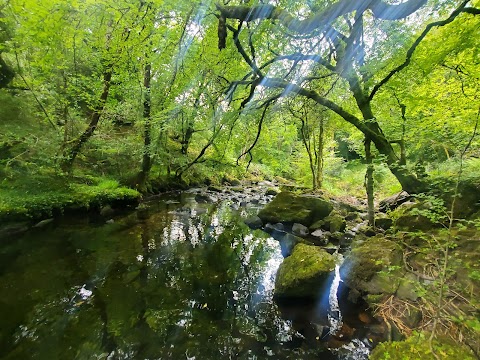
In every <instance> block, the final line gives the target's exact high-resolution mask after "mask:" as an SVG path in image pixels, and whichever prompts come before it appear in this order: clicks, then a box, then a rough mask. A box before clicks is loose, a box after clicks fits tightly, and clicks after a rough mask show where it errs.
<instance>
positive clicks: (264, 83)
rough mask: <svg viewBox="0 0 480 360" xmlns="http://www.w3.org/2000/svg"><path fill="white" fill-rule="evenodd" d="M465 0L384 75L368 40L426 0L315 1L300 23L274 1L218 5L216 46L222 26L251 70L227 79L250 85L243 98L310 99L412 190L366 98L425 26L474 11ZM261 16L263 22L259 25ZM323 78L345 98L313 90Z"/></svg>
mask: <svg viewBox="0 0 480 360" xmlns="http://www.w3.org/2000/svg"><path fill="white" fill-rule="evenodd" d="M468 2H469V1H463V2H462V3H461V4H460V5H459V6H458V7H457V8H456V9H455V10H454V11H453V12H452V14H451V15H450V16H449V17H448V18H447V19H445V20H443V21H437V22H434V23H430V24H429V25H427V27H426V28H425V30H424V31H423V32H422V33H421V34H420V36H419V37H418V38H417V39H416V40H415V41H414V42H413V44H412V45H411V46H410V48H409V49H408V51H407V53H406V58H405V60H404V61H403V62H402V63H401V64H400V65H398V66H396V67H394V68H393V69H392V70H390V71H389V72H387V73H386V74H384V72H382V71H377V70H376V69H381V68H382V67H384V66H385V63H388V60H389V56H388V54H380V58H379V59H377V58H376V56H378V55H379V54H375V53H373V52H372V50H373V47H372V46H369V44H368V41H369V40H370V39H369V38H368V37H370V38H373V37H374V36H377V37H385V36H389V34H390V33H391V32H392V31H393V30H394V29H395V26H396V25H398V26H403V24H402V22H401V21H400V20H401V19H404V18H406V17H407V16H409V15H411V14H413V13H416V12H417V11H419V9H420V8H421V7H422V6H424V5H425V3H426V0H408V1H406V2H404V3H401V4H398V5H391V4H387V3H385V2H383V1H379V0H376V1H350V0H340V1H336V2H334V3H324V2H321V4H319V5H318V6H313V5H311V6H310V11H311V12H312V14H311V15H310V16H308V17H306V18H305V19H304V20H300V19H298V18H295V17H294V16H292V15H291V14H290V13H289V12H288V9H285V8H281V7H277V6H273V5H257V6H223V5H220V4H217V9H218V12H219V15H218V17H219V31H218V34H219V44H218V45H219V48H220V49H223V48H225V46H226V35H227V29H228V30H230V32H232V33H233V42H234V45H235V47H236V48H237V50H238V52H239V54H240V55H241V56H242V58H243V60H244V61H245V63H247V64H248V66H249V67H250V72H249V73H248V74H247V75H246V76H245V77H244V78H243V79H241V80H239V81H235V82H233V86H234V88H237V87H238V86H240V85H247V86H249V87H250V91H249V95H248V97H247V98H246V101H249V99H251V98H252V96H253V94H254V93H255V91H257V88H266V89H279V90H280V93H278V92H277V93H276V94H275V95H273V96H276V97H285V96H292V95H301V96H304V97H307V98H309V99H312V100H314V101H315V102H317V103H318V104H320V105H322V106H324V107H326V108H328V109H330V110H332V111H333V112H334V113H336V114H337V115H339V116H340V117H341V118H343V119H344V120H345V121H347V122H348V123H350V124H352V125H353V126H355V127H356V128H357V129H358V130H359V131H361V132H362V133H363V134H364V137H365V142H366V144H368V143H369V142H372V143H373V144H374V145H375V147H376V148H377V150H378V151H379V153H380V154H382V155H383V156H384V157H385V161H386V163H387V164H388V166H389V168H390V170H391V171H392V173H393V174H394V175H395V176H396V177H397V179H398V181H399V182H400V183H401V185H402V187H403V189H404V190H406V191H408V192H410V193H418V192H422V191H424V190H425V189H426V183H425V180H424V179H420V178H417V177H416V176H415V175H414V174H413V173H412V172H411V171H409V170H408V169H407V168H406V167H405V166H402V164H401V162H400V160H401V158H400V156H398V155H397V153H396V152H395V151H394V148H393V146H392V143H391V142H390V141H389V139H388V138H387V136H386V135H385V133H384V131H383V130H382V128H381V126H380V122H379V119H378V118H377V117H376V116H375V114H374V102H373V100H374V97H375V95H376V94H377V93H378V92H379V91H380V90H381V89H382V88H383V87H384V85H385V84H387V83H388V81H389V80H390V79H391V78H392V77H394V76H395V75H396V74H397V73H399V72H400V71H401V70H403V69H404V68H405V67H407V66H408V64H409V63H410V61H411V58H412V55H413V53H414V51H415V49H416V47H417V46H418V44H419V43H420V42H421V41H422V40H423V39H424V38H425V36H426V35H427V34H428V33H429V32H430V30H431V29H432V28H434V27H438V26H444V25H447V24H449V23H450V22H452V21H453V20H454V19H455V18H456V17H458V16H459V15H460V14H462V13H466V14H477V13H478V9H475V8H469V7H467V4H468ZM285 7H288V8H289V9H291V10H293V11H298V12H302V13H305V12H307V11H308V8H307V5H303V4H298V3H295V4H285ZM227 20H239V23H238V25H237V27H234V26H233V25H231V24H230V23H228V22H227ZM265 20H270V23H269V24H265ZM379 21H389V22H391V25H390V26H391V27H390V28H388V27H386V28H387V30H388V31H385V32H383V33H379V34H378V33H377V34H376V35H375V31H376V28H375V27H374V25H375V24H374V23H376V22H379ZM397 23H398V24H397ZM245 24H246V25H247V27H246V29H245ZM266 32H268V38H270V39H273V40H272V41H269V42H268V43H267V46H265V45H264V39H265V37H266V36H267V35H266ZM245 42H246V43H247V46H244V43H245ZM382 55H383V56H382ZM327 75H334V76H332V78H337V77H338V78H339V79H340V81H338V82H337V80H333V81H332V80H330V81H331V82H332V86H335V87H338V88H339V89H345V90H347V89H348V91H349V92H350V96H351V97H350V98H349V99H345V96H343V97H342V98H340V99H338V98H334V97H332V96H328V94H322V93H320V92H319V91H317V89H318V88H319V84H322V85H324V84H325V81H326V80H325V79H328V78H327ZM320 88H322V87H320ZM257 92H258V91H257ZM337 93H338V91H337Z"/></svg>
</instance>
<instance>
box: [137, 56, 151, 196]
mask: <svg viewBox="0 0 480 360" xmlns="http://www.w3.org/2000/svg"><path fill="white" fill-rule="evenodd" d="M151 78H152V65H151V64H147V65H145V70H144V73H143V87H144V88H145V95H144V99H143V120H144V125H143V126H144V127H143V158H142V170H141V171H140V174H139V176H138V182H137V186H138V188H139V189H141V191H145V188H146V184H147V182H148V177H149V175H150V169H151V168H152V156H151V143H152V137H151V108H152V107H151V94H150V82H151Z"/></svg>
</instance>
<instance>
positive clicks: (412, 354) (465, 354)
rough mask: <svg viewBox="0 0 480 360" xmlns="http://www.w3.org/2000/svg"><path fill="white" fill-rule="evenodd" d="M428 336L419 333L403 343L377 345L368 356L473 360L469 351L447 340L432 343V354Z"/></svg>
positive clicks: (402, 359) (396, 359)
mask: <svg viewBox="0 0 480 360" xmlns="http://www.w3.org/2000/svg"><path fill="white" fill-rule="evenodd" d="M428 337H429V335H428V334H424V333H419V334H414V335H412V336H410V337H409V338H407V339H406V340H405V341H394V342H385V343H381V344H379V345H378V346H377V347H376V348H375V349H373V351H372V353H371V354H370V359H371V360H387V359H388V360H417V359H422V360H436V359H437V360H438V359H451V360H457V359H462V360H474V359H475V357H474V356H473V354H472V353H471V351H470V350H469V349H468V348H466V347H464V346H462V345H460V344H457V343H454V342H453V341H451V340H449V339H438V340H435V341H433V346H432V347H433V350H434V351H435V354H436V355H437V356H438V357H436V356H435V355H434V354H433V353H432V349H431V348H430V344H429V341H428Z"/></svg>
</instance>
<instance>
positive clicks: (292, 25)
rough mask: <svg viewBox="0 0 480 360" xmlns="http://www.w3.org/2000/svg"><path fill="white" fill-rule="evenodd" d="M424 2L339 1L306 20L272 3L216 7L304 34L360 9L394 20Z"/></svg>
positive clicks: (236, 16)
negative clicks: (272, 21)
mask: <svg viewBox="0 0 480 360" xmlns="http://www.w3.org/2000/svg"><path fill="white" fill-rule="evenodd" d="M426 2H427V0H408V1H407V2H405V3H402V4H399V5H391V4H387V3H384V2H383V1H381V0H373V1H372V0H356V1H352V0H339V1H337V2H335V3H333V4H331V5H329V6H327V7H325V8H324V9H323V10H321V11H319V12H317V13H315V14H313V15H312V16H310V17H308V18H306V19H305V20H298V19H297V18H295V17H293V16H292V15H291V14H290V13H288V11H286V10H283V9H281V8H278V7H276V6H273V5H257V6H223V5H220V4H218V3H217V4H216V6H217V9H218V10H219V11H220V13H221V16H222V17H224V18H225V19H238V20H241V21H245V22H250V21H254V20H263V19H270V20H278V21H279V22H280V23H281V24H282V25H283V26H285V27H286V28H287V29H289V30H290V31H294V32H296V33H298V34H306V33H310V32H312V31H314V30H321V31H324V30H326V29H327V28H330V27H331V25H332V23H333V22H334V21H335V20H336V19H337V18H339V17H341V16H343V15H346V14H348V13H351V12H353V11H356V10H357V9H359V8H367V9H371V10H372V12H373V14H374V16H375V17H377V18H379V19H384V20H397V19H402V18H404V17H407V16H408V15H410V14H412V13H413V12H415V11H416V10H418V9H419V8H420V7H421V6H423V5H424V4H425V3H426Z"/></svg>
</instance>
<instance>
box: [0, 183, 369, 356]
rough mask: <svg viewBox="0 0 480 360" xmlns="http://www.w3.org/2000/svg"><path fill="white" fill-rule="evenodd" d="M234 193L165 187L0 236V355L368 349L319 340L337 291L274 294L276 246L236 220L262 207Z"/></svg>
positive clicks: (352, 352) (360, 352) (357, 352)
mask: <svg viewBox="0 0 480 360" xmlns="http://www.w3.org/2000/svg"><path fill="white" fill-rule="evenodd" d="M197 200H198V197H197ZM237 200H238V198H237V199H236V200H235V199H234V198H227V199H225V198H224V199H223V200H220V201H218V202H216V203H213V204H212V203H210V204H205V203H199V202H197V201H195V193H194V192H190V193H189V192H186V193H182V194H168V195H164V196H162V197H160V198H157V199H155V200H152V201H150V202H149V203H148V210H144V211H135V212H133V213H130V214H127V215H123V216H116V217H114V218H113V222H112V221H109V223H106V222H105V220H108V219H103V221H92V219H88V218H87V217H85V218H64V219H61V220H59V221H56V222H55V223H52V224H50V225H49V226H48V227H46V228H41V229H31V230H30V231H29V232H28V233H26V234H25V235H23V236H20V237H17V238H16V239H2V240H1V241H0V291H1V293H0V321H1V323H0V358H1V359H49V360H50V359H196V360H200V359H267V358H268V359H366V354H367V353H368V349H367V348H366V347H365V345H364V344H363V343H362V342H360V341H359V340H355V339H354V340H353V342H350V343H348V344H346V345H344V346H343V348H341V350H339V351H338V350H333V351H330V350H328V349H327V346H329V345H328V344H327V343H325V342H322V338H323V337H324V336H325V335H322V333H324V332H325V329H327V330H328V327H323V325H325V326H328V325H329V324H330V325H331V323H332V319H333V318H336V319H337V320H338V313H337V315H336V316H334V317H333V318H332V316H331V315H332V309H331V302H332V296H330V295H332V294H333V295H334V296H333V298H335V295H336V291H333V293H332V291H330V290H329V289H327V291H328V293H326V294H325V297H324V298H326V299H329V298H330V300H329V301H330V304H329V301H328V300H327V301H325V302H324V303H323V304H321V305H320V304H286V305H283V306H279V305H277V304H276V303H275V302H274V301H273V298H272V294H273V288H274V280H275V274H276V271H277V268H278V266H279V264H280V263H281V261H282V256H281V253H280V246H279V244H278V242H277V241H276V240H274V239H272V238H270V237H269V235H268V234H266V233H264V232H262V231H260V230H251V229H249V228H248V227H247V226H246V225H245V224H244V222H243V219H244V218H245V217H247V216H248V215H249V214H254V213H256V211H257V210H258V206H260V205H253V204H252V203H243V204H240V201H239V200H238V201H237ZM257 200H258V199H257ZM255 203H257V201H255ZM337 280H338V279H337ZM333 301H334V302H335V299H333ZM333 310H335V309H333ZM337 312H338V311H337ZM313 320H315V321H316V322H315V321H313ZM322 324H323V325H322Z"/></svg>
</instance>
